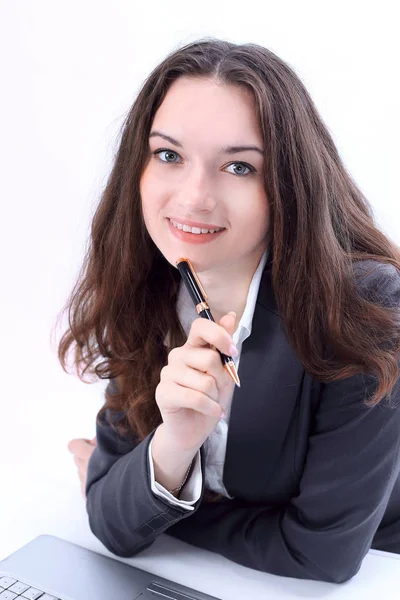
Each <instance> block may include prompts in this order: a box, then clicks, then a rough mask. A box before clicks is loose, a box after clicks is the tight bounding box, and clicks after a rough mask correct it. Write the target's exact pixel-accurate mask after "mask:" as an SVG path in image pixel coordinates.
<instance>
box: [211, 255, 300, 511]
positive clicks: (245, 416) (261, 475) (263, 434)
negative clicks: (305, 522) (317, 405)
mask: <svg viewBox="0 0 400 600" xmlns="http://www.w3.org/2000/svg"><path fill="white" fill-rule="evenodd" d="M271 275H272V274H271V260H268V261H267V263H266V266H265V269H264V272H263V276H262V278H261V282H260V289H259V293H258V297H257V303H256V306H255V310H254V317H253V323H252V331H251V335H250V336H249V337H248V338H247V339H246V340H245V341H244V343H243V346H242V353H241V358H240V363H239V371H238V372H239V377H240V383H241V387H240V388H238V387H237V386H235V390H234V394H233V398H232V406H231V413H230V418H229V427H228V439H227V448H226V457H225V464H224V477H223V481H224V485H225V487H226V489H227V491H228V493H229V494H230V495H231V496H239V497H242V498H248V499H249V500H257V499H260V497H262V493H263V490H264V491H265V489H266V486H268V483H269V481H270V477H271V475H272V472H273V469H274V467H275V465H276V463H277V461H278V459H279V455H280V452H281V448H282V445H283V443H284V441H285V435H286V432H287V429H288V427H289V424H290V420H291V419H292V417H293V411H294V408H295V404H296V400H297V397H298V393H299V391H300V389H301V385H302V381H303V376H304V369H303V366H302V364H301V363H300V361H299V359H298V357H297V355H296V353H295V352H294V350H293V349H292V347H291V346H290V345H289V343H288V341H287V339H286V337H285V334H284V332H283V329H282V323H281V318H280V316H279V314H278V310H277V306H276V301H275V297H274V294H273V289H272V279H271Z"/></svg>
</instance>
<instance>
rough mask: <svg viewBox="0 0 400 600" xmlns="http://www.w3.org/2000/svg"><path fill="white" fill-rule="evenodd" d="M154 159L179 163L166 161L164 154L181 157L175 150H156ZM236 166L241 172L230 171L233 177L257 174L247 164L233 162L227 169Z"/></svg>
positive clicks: (173, 161) (175, 161) (174, 161)
mask: <svg viewBox="0 0 400 600" xmlns="http://www.w3.org/2000/svg"><path fill="white" fill-rule="evenodd" d="M152 154H153V156H154V158H156V159H157V160H159V161H160V162H162V163H164V164H165V163H177V162H178V161H177V160H168V159H167V160H164V159H162V158H160V157H161V155H162V154H164V155H165V157H167V156H168V155H169V156H171V155H172V156H175V157H178V156H180V155H179V154H178V153H177V152H175V151H174V150H169V149H168V148H160V149H159V150H156V151H155V152H153V153H152ZM234 165H238V166H239V169H240V171H239V172H233V173H232V171H228V172H229V173H231V174H232V175H236V176H237V177H247V176H248V175H251V174H252V173H255V172H256V169H255V168H254V167H252V166H251V165H248V164H247V163H244V162H233V163H230V164H229V165H227V166H226V167H225V168H226V169H227V168H228V167H232V166H234ZM244 169H247V172H246V173H243V170H244Z"/></svg>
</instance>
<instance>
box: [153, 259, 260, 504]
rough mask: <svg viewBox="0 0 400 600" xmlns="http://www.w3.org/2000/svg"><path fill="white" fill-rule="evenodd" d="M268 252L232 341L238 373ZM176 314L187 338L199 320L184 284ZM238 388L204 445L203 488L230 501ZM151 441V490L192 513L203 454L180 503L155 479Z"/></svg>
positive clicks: (257, 273) (253, 280)
mask: <svg viewBox="0 0 400 600" xmlns="http://www.w3.org/2000/svg"><path fill="white" fill-rule="evenodd" d="M267 253H268V250H266V251H265V252H264V254H263V256H262V257H261V259H260V262H259V264H258V267H257V269H256V271H255V273H254V275H253V278H252V280H251V283H250V286H249V291H248V294H247V300H246V307H245V309H244V312H243V315H242V318H241V319H240V322H239V325H238V326H237V329H236V331H235V332H234V334H233V336H232V337H233V341H234V343H235V345H236V347H237V349H238V351H239V352H238V355H237V356H234V357H233V361H234V363H235V366H236V368H237V369H239V362H240V356H241V353H242V344H243V342H244V341H245V340H246V339H247V338H248V337H249V336H250V334H251V328H252V322H253V315H254V309H255V305H256V301H257V296H258V290H259V287H260V281H261V276H262V272H263V270H264V266H265V263H266V261H267ZM177 312H178V316H179V319H180V321H181V324H182V327H183V330H184V331H185V333H186V335H189V331H190V327H191V325H192V322H193V321H194V319H197V318H198V314H197V312H196V309H195V307H194V304H193V301H192V300H191V298H190V296H189V293H188V291H187V290H186V286H185V285H184V284H183V282H181V285H180V288H179V295H178V301H177ZM234 386H235V384H234V383H233V382H232V394H231V397H230V401H229V405H228V408H227V410H226V417H225V419H221V420H220V421H219V422H218V423H217V425H216V426H215V428H214V430H213V431H212V432H211V434H210V435H209V437H208V438H207V440H206V441H205V442H204V444H203V450H204V453H205V480H204V486H205V488H206V489H208V490H211V491H213V492H216V493H219V494H223V495H224V496H226V497H227V498H232V496H230V495H229V494H228V492H227V491H226V489H225V486H224V484H223V481H222V479H223V468H224V461H225V453H226V443H227V438H228V424H229V416H230V408H231V402H232V396H233V391H234ZM151 446H152V441H151V443H150V445H149V455H148V456H149V467H150V478H151V489H152V491H153V493H154V494H156V496H161V497H163V498H165V499H166V500H168V501H169V502H170V503H171V504H174V505H177V506H182V507H184V508H186V509H187V510H193V504H195V503H196V502H197V501H198V500H199V498H200V495H201V487H202V473H201V455H200V450H199V451H198V453H197V455H196V457H195V459H194V460H195V462H194V465H193V469H192V474H191V476H190V478H189V479H188V480H187V481H186V483H185V485H184V486H183V488H182V490H181V493H180V498H179V500H178V499H177V498H175V496H173V495H172V494H170V493H169V492H168V490H166V489H165V488H164V487H163V486H162V485H160V484H159V483H157V482H156V481H155V479H154V466H153V460H152V456H151Z"/></svg>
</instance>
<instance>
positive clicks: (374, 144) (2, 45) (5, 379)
mask: <svg viewBox="0 0 400 600" xmlns="http://www.w3.org/2000/svg"><path fill="white" fill-rule="evenodd" d="M395 6H396V2H395V1H393V2H387V1H382V0H381V1H380V2H379V3H377V2H366V1H363V2H361V1H353V2H345V1H343V0H341V1H335V2H319V1H315V2H311V1H305V0H303V1H302V2H288V1H285V0H281V1H280V2H276V1H274V2H272V1H270V0H263V1H262V2H261V1H260V2H256V1H254V0H249V1H247V2H233V1H232V0H230V1H229V2H226V1H219V2H218V1H213V2H210V0H203V1H202V2H201V3H197V2H193V3H189V2H187V1H182V0H175V1H174V2H167V1H165V0H162V1H161V0H157V1H153V2H133V1H131V2H128V1H127V0H125V1H123V0H113V1H112V2H111V1H109V2H104V1H99V0H96V1H94V0H79V1H78V0H69V1H68V2H66V1H64V2H62V1H57V0H34V1H32V2H29V0H18V1H15V0H3V1H2V3H1V4H0V56H1V65H0V69H1V71H0V72H1V79H0V85H1V90H2V91H1V94H0V119H1V121H0V127H1V136H0V152H1V155H0V169H1V180H0V181H1V196H0V197H1V216H2V218H1V236H0V244H1V246H0V250H1V296H0V302H1V357H0V358H1V365H2V370H3V375H2V379H1V383H2V395H1V415H2V417H1V436H0V464H1V467H2V469H3V471H2V472H3V473H4V469H7V472H8V476H9V477H10V479H9V482H11V481H12V482H13V485H14V486H17V484H18V479H19V473H20V471H19V467H20V466H21V465H25V468H27V467H29V468H32V469H33V470H34V471H33V472H36V471H37V470H39V471H40V472H43V473H47V472H49V470H52V471H53V473H54V474H55V476H56V477H59V478H60V480H61V479H63V480H65V479H68V478H69V479H70V481H71V482H73V483H75V481H76V484H77V476H76V473H75V467H74V465H73V464H72V460H71V457H70V455H69V454H68V452H67V451H66V444H67V442H68V440H69V439H71V438H72V437H92V436H93V435H94V433H95V423H94V419H95V414H96V412H97V410H98V408H99V407H100V405H101V403H102V389H103V387H104V384H102V383H101V384H95V385H84V384H82V383H81V382H80V381H79V380H78V379H77V378H74V377H72V376H69V375H66V374H65V373H64V372H63V371H62V370H61V367H60V366H59V364H58V361H57V358H56V354H55V347H54V346H53V347H52V346H51V344H50V332H51V328H52V326H53V325H54V322H55V318H56V316H57V314H58V312H59V311H60V309H61V307H62V305H63V304H64V302H65V300H66V297H67V295H68V293H69V292H70V289H71V285H72V283H73V281H74V279H75V276H76V274H77V272H78V269H79V267H80V264H81V260H82V257H83V252H84V248H85V244H86V240H87V237H88V231H89V229H88V228H89V222H90V215H91V213H92V212H93V209H94V206H95V205H96V203H97V201H98V198H99V195H100V192H101V190H102V187H103V185H104V183H105V180H106V177H107V174H108V172H109V169H110V161H111V157H112V153H113V150H114V149H115V141H116V136H117V134H118V131H119V128H120V126H121V123H122V120H123V117H124V115H125V114H126V111H127V110H128V109H129V107H130V105H131V103H132V101H133V98H134V97H135V95H136V93H137V91H138V89H139V87H140V85H141V83H142V81H143V79H144V78H145V77H146V76H147V75H148V73H149V72H150V70H151V69H152V68H153V67H154V66H155V65H156V64H157V63H158V62H159V61H160V60H161V59H162V58H164V56H165V55H166V54H167V53H168V52H170V51H171V50H172V49H173V48H175V47H177V46H178V45H180V44H183V43H186V42H188V41H192V40H194V39H196V38H198V37H200V36H204V35H215V36H217V37H222V38H227V39H229V40H231V41H235V42H242V43H243V42H256V43H259V44H262V45H264V46H266V47H268V48H270V49H271V50H273V51H274V52H276V53H277V54H278V55H279V56H280V57H281V58H283V59H284V60H286V61H287V62H288V63H289V64H290V65H291V66H292V67H293V68H294V69H295V70H296V71H297V73H298V74H299V76H300V77H301V79H302V80H303V81H304V83H305V84H306V86H307V88H308V89H309V91H310V93H311V95H312V97H313V99H314V101H315V103H316V105H317V107H318V108H319V110H320V112H321V114H322V116H323V118H324V120H325V122H326V123H327V125H328V127H329V129H330V131H331V132H332V134H333V136H334V139H335V141H336V143H337V145H338V148H339V151H340V153H341V155H342V157H343V159H344V161H345V163H346V165H347V166H348V168H349V170H350V171H351V173H352V174H353V176H354V177H355V179H356V181H357V182H358V184H359V185H360V187H361V189H362V190H363V192H364V193H365V194H366V195H367V197H368V198H369V199H370V201H371V202H372V204H373V206H374V208H375V212H376V217H377V219H378V222H379V223H380V224H381V226H382V228H383V229H385V231H386V232H387V233H388V234H389V235H390V236H391V237H392V238H393V239H395V241H396V242H397V243H400V224H399V221H398V210H399V206H398V198H399V196H398V183H397V175H398V169H399V167H398V162H399V151H398V139H399V101H398V98H399V84H398V63H399V46H400V42H399V36H398V30H397V19H396V18H395V15H394V11H395ZM35 469H36V471H35ZM12 472H13V473H14V474H13V473H12ZM15 489H17V488H15ZM0 525H1V523H0ZM0 529H1V527H0Z"/></svg>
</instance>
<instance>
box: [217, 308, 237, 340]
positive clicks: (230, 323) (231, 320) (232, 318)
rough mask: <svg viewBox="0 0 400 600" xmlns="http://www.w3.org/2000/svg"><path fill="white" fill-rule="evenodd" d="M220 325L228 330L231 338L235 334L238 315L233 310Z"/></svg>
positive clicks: (224, 317)
mask: <svg viewBox="0 0 400 600" xmlns="http://www.w3.org/2000/svg"><path fill="white" fill-rule="evenodd" d="M218 323H219V325H221V327H223V328H224V329H226V331H227V332H228V333H229V335H230V336H233V334H234V333H235V324H236V313H235V312H234V311H233V310H232V311H231V312H229V313H228V314H227V315H224V316H223V317H222V318H221V319H220V320H219V321H218Z"/></svg>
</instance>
